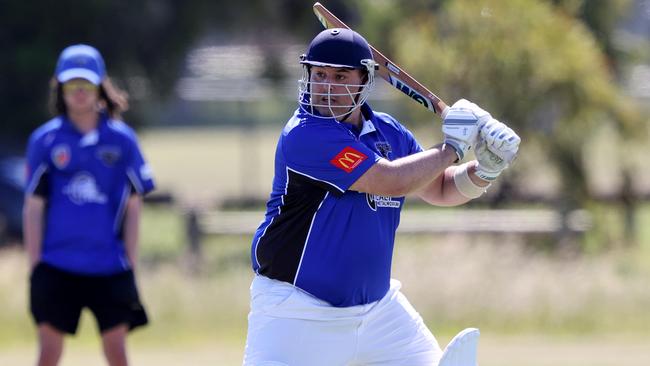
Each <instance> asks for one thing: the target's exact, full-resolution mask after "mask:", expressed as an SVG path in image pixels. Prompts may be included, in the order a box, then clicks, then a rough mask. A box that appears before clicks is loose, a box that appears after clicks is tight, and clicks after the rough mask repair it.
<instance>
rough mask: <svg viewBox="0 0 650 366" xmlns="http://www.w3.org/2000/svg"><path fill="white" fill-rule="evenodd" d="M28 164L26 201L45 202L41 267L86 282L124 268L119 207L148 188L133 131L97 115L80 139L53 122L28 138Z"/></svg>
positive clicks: (69, 127)
mask: <svg viewBox="0 0 650 366" xmlns="http://www.w3.org/2000/svg"><path fill="white" fill-rule="evenodd" d="M27 163H28V167H27V187H26V194H27V195H32V194H35V195H39V196H42V197H44V198H45V199H46V211H45V223H44V234H43V243H42V257H41V260H42V262H45V263H48V264H50V265H52V266H54V267H57V268H60V269H63V270H66V271H70V272H74V273H80V274H89V275H107V274H113V273H118V272H122V271H125V270H127V269H129V268H130V265H129V263H128V261H127V257H126V252H125V248H124V242H123V240H122V224H123V219H124V213H125V209H126V202H127V200H128V198H129V196H130V195H131V194H133V191H135V192H136V193H137V194H140V195H145V194H146V193H147V192H149V191H151V190H153V188H154V182H153V179H152V177H151V172H150V170H149V167H148V165H147V164H146V162H145V160H144V158H143V156H142V153H141V152H140V148H139V146H138V142H137V137H136V135H135V133H134V131H133V130H132V129H131V128H130V127H128V126H127V125H126V124H125V123H124V122H122V121H118V120H113V119H109V118H108V117H107V116H106V115H103V114H102V115H101V117H100V120H99V123H98V126H97V128H96V129H95V130H93V131H91V132H89V133H87V134H85V135H82V134H81V133H80V132H79V131H78V130H77V129H76V128H75V127H74V125H73V124H72V123H71V122H70V121H69V120H68V119H67V118H66V117H65V116H58V117H56V118H54V119H52V120H50V121H49V122H47V123H45V124H44V125H42V126H41V127H39V128H38V129H37V130H36V131H34V132H33V133H32V135H31V136H30V138H29V143H28V147H27Z"/></svg>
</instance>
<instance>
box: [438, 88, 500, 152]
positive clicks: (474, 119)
mask: <svg viewBox="0 0 650 366" xmlns="http://www.w3.org/2000/svg"><path fill="white" fill-rule="evenodd" d="M474 107H476V108H478V106H476V104H474V103H471V102H469V101H468V100H465V99H461V100H459V101H457V102H456V103H454V105H452V106H451V107H450V108H449V109H448V110H445V111H444V112H443V121H442V133H443V134H444V136H445V139H444V142H445V144H448V145H450V146H452V147H453V148H454V149H455V150H456V154H457V155H458V161H460V160H463V158H464V157H465V154H466V153H467V152H468V151H469V150H470V149H471V148H472V146H473V145H475V144H476V143H477V141H478V136H479V130H480V121H485V122H487V120H486V119H485V115H484V114H481V115H480V116H479V115H477V114H476V113H475V112H474V110H473V109H474ZM479 109H480V108H479ZM481 111H483V110H482V109H481ZM483 112H485V111H483ZM485 114H487V116H488V119H489V118H491V116H490V114H489V113H487V112H485Z"/></svg>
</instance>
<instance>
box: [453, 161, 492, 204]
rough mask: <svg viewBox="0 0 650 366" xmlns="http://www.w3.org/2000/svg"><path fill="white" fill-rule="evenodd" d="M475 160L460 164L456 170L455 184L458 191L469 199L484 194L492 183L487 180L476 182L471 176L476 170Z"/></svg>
mask: <svg viewBox="0 0 650 366" xmlns="http://www.w3.org/2000/svg"><path fill="white" fill-rule="evenodd" d="M475 163H476V162H475V161H470V162H467V163H465V164H461V165H458V166H457V167H456V170H455V172H454V184H455V185H456V189H457V190H458V192H459V193H460V194H461V195H463V196H464V197H467V198H469V199H474V198H478V197H480V196H482V195H483V194H484V193H485V192H486V191H487V189H488V188H489V187H490V185H491V184H485V183H486V182H484V181H480V182H475V179H476V178H474V179H472V177H471V176H470V174H471V172H472V171H475Z"/></svg>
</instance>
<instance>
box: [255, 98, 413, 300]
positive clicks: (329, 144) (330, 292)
mask: <svg viewBox="0 0 650 366" xmlns="http://www.w3.org/2000/svg"><path fill="white" fill-rule="evenodd" d="M362 113H363V115H364V124H363V128H362V129H361V131H358V130H357V129H356V127H354V126H353V125H351V124H348V123H342V122H338V121H337V120H335V119H333V118H317V117H314V116H311V115H309V114H307V113H304V112H303V111H301V110H300V109H299V110H297V111H296V112H295V113H294V115H293V117H292V118H291V119H290V120H289V121H288V123H287V124H286V126H285V127H284V130H283V131H282V134H281V136H280V139H279V141H278V145H277V149H276V153H275V177H274V179H273V190H272V192H271V197H270V199H269V201H268V203H267V211H266V215H265V218H264V221H263V222H262V224H261V225H260V226H259V228H258V229H257V231H256V233H255V236H254V238H253V243H252V251H251V257H252V265H253V269H254V270H255V272H256V273H258V274H260V275H263V276H266V277H269V278H273V279H276V280H281V281H285V282H289V283H291V284H294V285H295V286H297V287H299V288H301V289H303V290H304V291H306V292H308V293H310V294H312V295H313V296H315V297H317V298H320V299H322V300H325V301H327V302H329V303H330V304H332V305H333V306H338V307H345V306H353V305H359V304H367V303H370V302H373V301H376V300H379V299H380V298H382V297H383V296H384V294H385V293H386V292H387V291H388V288H389V282H390V273H391V260H392V254H393V244H394V240H395V231H396V230H397V226H398V225H399V219H400V211H401V209H402V205H403V203H404V197H383V196H377V195H372V194H366V193H360V192H356V191H350V190H348V188H349V187H350V186H351V185H352V184H353V183H354V182H355V181H356V180H357V179H358V178H359V177H361V176H362V175H363V174H364V173H365V172H366V171H367V170H368V169H369V168H370V167H372V165H373V164H375V163H376V162H377V161H378V160H379V159H382V158H384V159H388V160H395V159H398V158H401V157H404V156H407V155H411V154H414V153H416V152H419V151H422V148H421V147H420V145H419V144H418V143H417V141H416V140H415V138H414V137H413V135H412V134H411V132H410V131H408V130H407V129H406V128H405V127H404V126H402V125H401V124H400V123H399V122H397V121H396V120H395V119H393V118H392V117H391V116H389V115H387V114H385V113H375V112H373V111H372V110H371V109H370V107H369V106H368V105H367V104H364V105H363V106H362Z"/></svg>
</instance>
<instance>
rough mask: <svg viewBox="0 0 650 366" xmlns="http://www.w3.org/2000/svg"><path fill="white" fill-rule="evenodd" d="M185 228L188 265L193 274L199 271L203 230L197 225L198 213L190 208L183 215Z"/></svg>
mask: <svg viewBox="0 0 650 366" xmlns="http://www.w3.org/2000/svg"><path fill="white" fill-rule="evenodd" d="M185 230H186V236H187V243H188V265H189V270H190V272H192V273H193V274H197V273H198V272H200V267H201V263H202V261H201V257H202V256H201V254H202V241H203V232H202V230H201V227H200V225H199V215H198V213H197V210H196V209H195V208H191V209H190V210H189V211H188V212H187V215H186V216H185Z"/></svg>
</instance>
